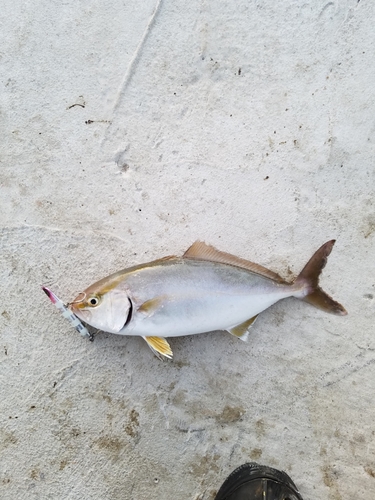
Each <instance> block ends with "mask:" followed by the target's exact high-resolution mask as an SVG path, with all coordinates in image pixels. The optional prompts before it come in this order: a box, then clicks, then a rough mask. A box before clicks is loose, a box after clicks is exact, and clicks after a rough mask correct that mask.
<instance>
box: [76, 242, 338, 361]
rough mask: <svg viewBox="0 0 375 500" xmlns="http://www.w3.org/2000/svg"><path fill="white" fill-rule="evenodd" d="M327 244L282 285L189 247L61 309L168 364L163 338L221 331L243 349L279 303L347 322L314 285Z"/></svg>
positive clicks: (104, 282)
mask: <svg viewBox="0 0 375 500" xmlns="http://www.w3.org/2000/svg"><path fill="white" fill-rule="evenodd" d="M334 243H335V240H330V241H328V242H326V243H325V244H324V245H322V246H321V247H320V248H319V249H318V250H317V251H316V252H315V253H314V255H313V256H312V257H311V259H310V260H309V261H308V263H307V264H306V265H305V267H304V268H303V269H302V271H301V272H300V274H299V275H298V276H297V278H296V279H295V280H294V281H292V282H290V281H286V280H284V279H283V278H282V277H281V276H279V275H278V274H277V273H275V272H274V271H271V270H270V269H267V268H265V267H263V266H261V265H259V264H255V263H253V262H250V261H248V260H245V259H243V258H240V257H236V256H234V255H231V254H229V253H226V252H222V251H220V250H217V249H216V248H215V247H213V246H211V245H207V244H206V243H204V242H202V241H196V242H195V243H193V244H192V245H191V246H190V247H189V248H188V250H187V251H186V252H185V253H184V254H183V255H182V257H177V256H174V255H172V256H167V257H164V258H161V259H158V260H155V261H152V262H148V263H146V264H141V265H137V266H134V267H130V268H128V269H124V270H122V271H119V272H117V273H114V274H111V275H110V276H107V277H106V278H103V279H101V280H100V281H98V282H96V283H94V284H92V285H91V286H89V287H88V288H87V289H86V290H85V291H84V292H81V293H80V294H79V295H78V296H77V297H76V298H75V300H73V301H72V302H71V303H69V304H68V307H69V308H70V309H71V311H72V312H73V313H74V314H75V315H76V316H77V317H78V318H79V319H80V320H82V321H83V322H85V323H87V324H88V325H91V326H93V327H94V328H97V329H99V330H102V331H104V332H109V333H114V334H118V335H135V336H140V337H142V338H143V339H144V340H145V341H146V342H147V344H148V345H149V347H150V348H151V350H152V351H153V352H154V354H156V355H157V356H158V357H160V356H161V357H163V359H164V357H166V358H170V359H171V358H172V356H173V352H172V349H171V347H170V345H169V343H168V341H167V340H166V338H168V337H179V336H184V335H194V334H199V333H205V332H211V331H219V330H226V331H227V332H229V333H230V334H232V335H234V336H235V337H237V338H239V339H241V340H243V341H247V340H248V337H249V332H250V329H251V327H252V326H253V324H254V322H255V320H256V319H257V317H258V315H259V314H260V313H261V312H262V311H264V310H266V309H268V308H269V307H270V306H272V305H273V304H275V303H276V302H278V301H279V300H281V299H285V298H287V297H296V298H297V299H300V300H303V301H305V302H308V303H309V304H311V305H313V306H315V307H317V308H319V309H322V310H323V311H326V312H328V313H332V314H336V315H340V316H344V315H346V314H347V312H346V310H345V309H344V307H343V306H342V305H341V304H339V303H338V302H336V301H334V300H333V299H332V298H331V297H330V296H329V295H328V294H327V293H325V292H324V291H323V290H322V289H321V288H320V287H319V283H318V282H319V276H320V273H321V271H322V269H323V268H324V266H325V265H326V262H327V258H328V256H329V254H330V253H331V251H332V248H333V245H334Z"/></svg>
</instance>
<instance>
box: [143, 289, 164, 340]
mask: <svg viewBox="0 0 375 500" xmlns="http://www.w3.org/2000/svg"><path fill="white" fill-rule="evenodd" d="M164 300H165V297H155V298H153V299H150V300H146V302H143V304H141V305H140V306H139V307H138V312H141V313H144V314H146V315H147V316H152V315H153V314H154V312H155V311H157V310H158V309H159V308H160V307H162V304H163V302H164ZM155 338H156V337H155Z"/></svg>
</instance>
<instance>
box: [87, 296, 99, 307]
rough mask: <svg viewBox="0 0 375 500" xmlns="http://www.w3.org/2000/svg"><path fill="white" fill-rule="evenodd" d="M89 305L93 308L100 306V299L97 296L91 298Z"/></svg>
mask: <svg viewBox="0 0 375 500" xmlns="http://www.w3.org/2000/svg"><path fill="white" fill-rule="evenodd" d="M88 303H89V305H90V306H91V307H96V306H97V305H98V304H99V297H96V296H95V295H94V296H93V297H90V298H89V300H88Z"/></svg>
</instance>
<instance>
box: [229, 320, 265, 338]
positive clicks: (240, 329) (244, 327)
mask: <svg viewBox="0 0 375 500" xmlns="http://www.w3.org/2000/svg"><path fill="white" fill-rule="evenodd" d="M258 316H259V315H258V314H257V315H256V316H254V317H253V318H250V319H248V320H246V321H245V322H244V323H241V324H240V325H236V326H234V327H233V328H228V332H229V333H231V334H232V335H234V336H235V337H237V338H239V339H241V340H243V341H244V342H247V340H248V337H249V330H250V328H251V327H252V326H253V324H254V323H255V320H256V319H257V317H258Z"/></svg>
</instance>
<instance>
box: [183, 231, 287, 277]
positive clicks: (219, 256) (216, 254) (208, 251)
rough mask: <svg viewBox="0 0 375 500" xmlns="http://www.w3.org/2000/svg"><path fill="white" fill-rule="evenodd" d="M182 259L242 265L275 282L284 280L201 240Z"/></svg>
mask: <svg viewBox="0 0 375 500" xmlns="http://www.w3.org/2000/svg"><path fill="white" fill-rule="evenodd" d="M182 258H183V259H195V260H209V261H211V262H220V263H221V264H229V265H231V266H236V267H242V269H247V270H248V271H251V272H253V273H256V274H260V275H262V276H264V277H265V278H269V279H271V280H273V281H276V282H277V283H282V284H285V283H286V281H285V280H283V278H282V277H281V276H279V275H278V274H277V273H274V272H273V271H270V270H269V269H267V268H266V267H263V266H260V265H259V264H255V263H254V262H250V261H249V260H245V259H241V258H240V257H236V256H235V255H231V254H230V253H226V252H221V251H220V250H217V249H216V248H215V247H213V246H211V245H207V244H206V243H204V242H203V241H196V242H195V243H193V244H192V245H191V247H189V248H188V249H187V250H186V252H185V253H184V255H183V256H182Z"/></svg>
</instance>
